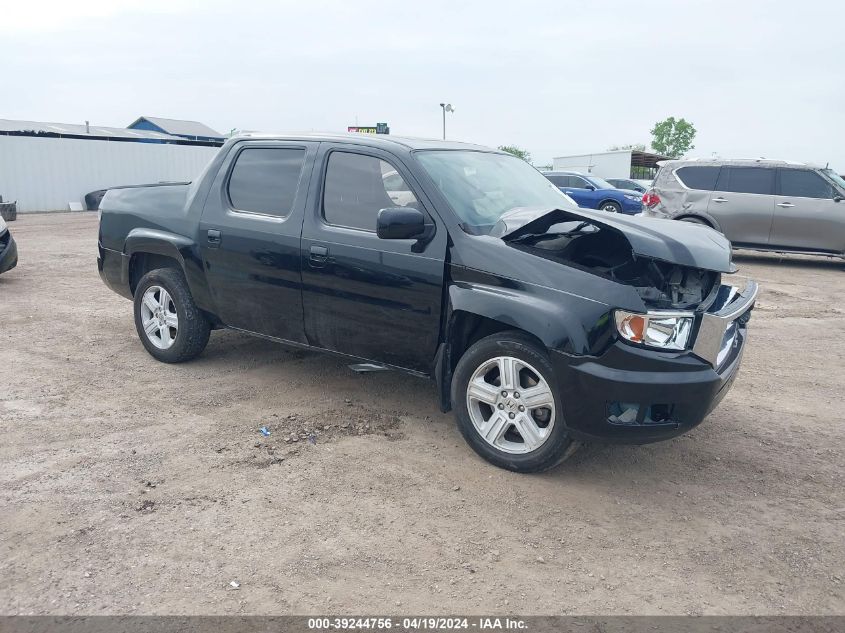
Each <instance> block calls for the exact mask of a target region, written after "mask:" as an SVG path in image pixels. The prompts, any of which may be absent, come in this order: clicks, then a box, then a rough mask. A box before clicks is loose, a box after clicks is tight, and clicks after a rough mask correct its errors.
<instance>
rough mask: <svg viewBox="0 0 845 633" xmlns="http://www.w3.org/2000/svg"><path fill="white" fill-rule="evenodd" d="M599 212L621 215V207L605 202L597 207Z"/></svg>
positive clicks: (616, 203)
mask: <svg viewBox="0 0 845 633" xmlns="http://www.w3.org/2000/svg"><path fill="white" fill-rule="evenodd" d="M599 211H605V212H607V213H622V206H621V205H620V204H619V203H618V202H613V200H605V201H604V202H602V203H601V204H600V205H599Z"/></svg>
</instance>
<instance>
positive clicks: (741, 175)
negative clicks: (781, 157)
mask: <svg viewBox="0 0 845 633" xmlns="http://www.w3.org/2000/svg"><path fill="white" fill-rule="evenodd" d="M716 189H717V190H718V191H728V192H732V193H758V194H764V195H772V194H774V192H775V170H774V169H765V168H763V167H722V171H720V172H719V180H718V182H717V183H716Z"/></svg>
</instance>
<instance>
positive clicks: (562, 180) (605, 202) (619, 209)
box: [543, 171, 643, 215]
mask: <svg viewBox="0 0 845 633" xmlns="http://www.w3.org/2000/svg"><path fill="white" fill-rule="evenodd" d="M543 175H544V176H545V177H546V178H548V179H549V180H550V181H551V182H552V183H553V184H554V185H555V186H556V187H557V188H558V189H560V190H561V191H563V192H564V193H565V194H566V195H568V196H569V197H570V198H572V199H573V200H575V202H577V203H578V206H579V207H584V208H585V209H600V210H602V211H607V212H608V213H626V214H628V215H636V214H638V213H640V212H641V211H642V210H643V205H642V194H641V193H639V192H638V191H633V190H627V189H617V188H616V187H614V186H613V185H611V184H610V183H609V182H607V181H606V180H603V179H601V178H598V177H597V176H589V175H585V174H580V173H578V172H575V171H549V172H545V173H544V174H543Z"/></svg>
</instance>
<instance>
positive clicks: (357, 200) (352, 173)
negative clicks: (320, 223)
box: [323, 152, 419, 231]
mask: <svg viewBox="0 0 845 633" xmlns="http://www.w3.org/2000/svg"><path fill="white" fill-rule="evenodd" d="M391 207H414V208H419V205H418V203H417V198H416V196H415V195H414V194H413V192H412V191H411V188H410V187H409V186H408V184H407V183H406V182H405V179H404V178H402V176H401V174H400V173H399V172H398V171H397V170H396V169H395V168H394V167H393V166H392V165H391V164H390V163H387V162H385V161H383V160H381V159H379V158H375V157H374V156H365V155H364V154H352V153H349V152H332V153H331V154H330V155H329V165H328V168H327V171H326V187H325V193H324V194H323V217H324V218H325V220H326V222H328V223H329V224H334V225H335V226H344V227H347V228H351V229H361V230H364V231H375V230H376V218H377V217H378V212H379V211H381V210H382V209H389V208H391Z"/></svg>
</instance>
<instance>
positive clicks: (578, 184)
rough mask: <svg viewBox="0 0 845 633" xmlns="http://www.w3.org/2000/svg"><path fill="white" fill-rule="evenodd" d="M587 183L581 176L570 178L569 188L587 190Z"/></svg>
mask: <svg viewBox="0 0 845 633" xmlns="http://www.w3.org/2000/svg"><path fill="white" fill-rule="evenodd" d="M587 184H588V183H587V181H586V180H584V179H583V178H580V177H579V176H570V177H569V186H570V187H572V188H574V189H586V188H587Z"/></svg>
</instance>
